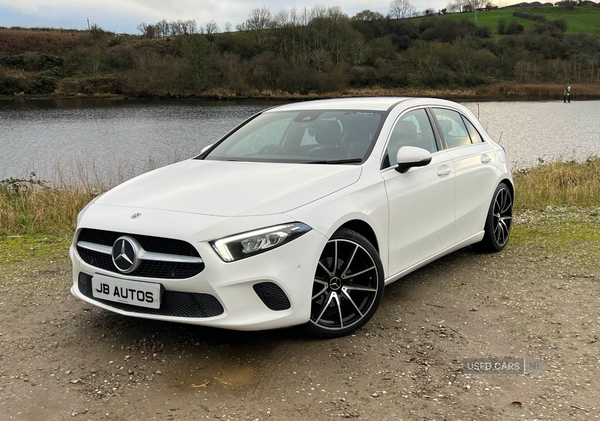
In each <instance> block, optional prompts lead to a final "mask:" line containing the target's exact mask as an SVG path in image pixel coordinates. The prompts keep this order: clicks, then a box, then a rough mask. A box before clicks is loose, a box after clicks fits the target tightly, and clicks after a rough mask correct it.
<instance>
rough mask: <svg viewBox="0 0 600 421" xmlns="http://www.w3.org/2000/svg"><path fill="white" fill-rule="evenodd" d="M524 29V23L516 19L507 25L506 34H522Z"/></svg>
mask: <svg viewBox="0 0 600 421" xmlns="http://www.w3.org/2000/svg"><path fill="white" fill-rule="evenodd" d="M524 30H525V28H524V27H523V25H521V24H520V23H519V22H517V21H516V20H512V21H510V23H509V24H508V26H507V27H506V31H505V34H507V35H514V34H520V33H521V32H523V31H524Z"/></svg>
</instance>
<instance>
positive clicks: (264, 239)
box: [210, 222, 311, 262]
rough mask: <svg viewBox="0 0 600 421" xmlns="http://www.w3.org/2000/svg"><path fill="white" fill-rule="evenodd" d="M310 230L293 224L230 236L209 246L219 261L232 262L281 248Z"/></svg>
mask: <svg viewBox="0 0 600 421" xmlns="http://www.w3.org/2000/svg"><path fill="white" fill-rule="evenodd" d="M310 230H311V228H310V227H309V226H308V225H306V224H303V223H302V222H294V223H291V224H284V225H276V226H273V227H268V228H262V229H259V230H255V231H249V232H244V233H241V234H236V235H232V236H230V237H225V238H221V239H219V240H215V241H211V242H210V244H211V245H212V246H213V248H214V249H215V251H216V252H217V254H218V255H219V256H220V257H221V259H223V260H224V261H225V262H233V261H235V260H240V259H244V258H246V257H250V256H254V255H256V254H260V253H264V252H265V251H269V250H271V249H274V248H276V247H279V246H282V245H284V244H286V243H289V242H290V241H292V240H294V239H296V238H298V237H300V236H301V235H303V234H306V233H307V232H308V231H310Z"/></svg>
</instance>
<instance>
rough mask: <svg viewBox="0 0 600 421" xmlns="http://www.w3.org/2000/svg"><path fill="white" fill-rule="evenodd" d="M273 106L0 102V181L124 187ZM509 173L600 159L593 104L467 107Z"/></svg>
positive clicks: (599, 127)
mask: <svg viewBox="0 0 600 421" xmlns="http://www.w3.org/2000/svg"><path fill="white" fill-rule="evenodd" d="M275 104H276V103H274V102H253V101H245V102H231V101H229V102H200V101H131V100H127V101H125V100H106V99H69V100H27V101H16V102H13V101H0V179H4V178H7V177H17V176H24V175H26V174H28V173H29V172H31V171H35V172H36V173H37V174H38V176H39V177H41V178H51V176H52V175H54V174H56V170H55V168H56V166H57V165H58V166H60V167H61V168H62V169H63V170H64V171H65V173H66V174H67V175H68V174H70V173H72V172H73V171H78V172H82V171H84V172H88V173H89V174H94V175H98V176H100V177H103V178H105V179H106V178H108V177H109V175H110V176H113V177H114V176H115V175H118V178H120V179H126V178H129V177H131V176H133V175H136V174H139V173H141V172H144V171H146V170H148V169H150V168H154V167H157V166H162V165H165V164H169V163H172V162H175V161H177V160H181V159H184V158H188V157H192V156H194V155H196V154H198V153H199V151H200V150H201V149H202V147H203V146H205V145H207V144H210V143H212V142H213V141H215V140H217V139H218V138H219V137H220V136H221V135H223V134H225V133H226V132H227V131H228V130H229V129H231V128H232V127H233V126H235V125H236V124H238V123H239V122H241V121H243V120H244V119H245V118H247V117H249V116H251V115H252V114H254V113H256V112H258V111H259V110H261V109H264V108H268V107H270V106H272V105H275ZM465 105H467V106H468V107H469V108H470V109H471V110H472V111H473V112H474V113H475V114H476V115H477V114H478V113H479V118H480V120H481V122H482V123H483V124H484V126H485V127H486V128H487V130H488V132H489V133H490V134H491V135H492V137H494V138H495V139H496V140H498V139H500V143H501V144H502V145H503V146H504V147H505V148H506V150H507V151H508V153H509V156H510V158H511V162H512V165H513V168H515V169H517V168H524V167H529V166H532V165H536V164H537V163H538V162H539V159H543V160H553V159H558V158H561V159H585V158H586V157H588V156H590V155H600V101H581V102H572V103H571V104H564V103H562V102H558V101H553V102H531V101H519V102H481V103H479V104H478V103H477V102H469V103H466V104H465Z"/></svg>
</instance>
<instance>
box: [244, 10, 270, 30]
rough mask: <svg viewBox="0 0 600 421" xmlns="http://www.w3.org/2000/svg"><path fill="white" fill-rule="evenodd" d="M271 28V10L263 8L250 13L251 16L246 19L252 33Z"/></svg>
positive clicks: (247, 26)
mask: <svg viewBox="0 0 600 421" xmlns="http://www.w3.org/2000/svg"><path fill="white" fill-rule="evenodd" d="M270 26H271V9H269V8H268V7H266V6H265V7H261V8H257V9H254V10H252V11H251V12H250V16H249V17H248V19H246V28H247V30H250V31H256V30H261V29H267V28H269V27H270Z"/></svg>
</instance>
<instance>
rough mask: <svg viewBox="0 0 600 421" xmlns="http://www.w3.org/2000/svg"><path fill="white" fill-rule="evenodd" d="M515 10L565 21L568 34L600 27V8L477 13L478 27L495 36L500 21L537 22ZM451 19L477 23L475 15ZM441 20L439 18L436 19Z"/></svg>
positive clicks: (449, 16) (450, 16)
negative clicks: (488, 29)
mask: <svg viewBox="0 0 600 421" xmlns="http://www.w3.org/2000/svg"><path fill="white" fill-rule="evenodd" d="M515 10H518V11H523V12H529V13H533V14H535V15H541V16H544V17H545V18H546V19H547V20H549V21H553V20H557V19H564V20H565V21H566V22H567V31H566V33H568V34H577V33H584V34H593V33H594V31H596V30H597V29H598V28H599V25H600V8H598V7H575V8H573V9H572V10H568V9H566V8H565V7H530V8H522V7H520V8H510V9H500V10H490V11H486V12H477V25H478V26H485V25H487V26H489V27H490V28H491V29H492V31H493V32H494V33H495V34H498V21H499V20H500V19H505V20H506V22H510V21H513V20H514V21H516V22H518V23H519V24H521V25H523V27H524V28H528V27H530V26H531V25H533V24H534V23H535V22H534V21H533V20H529V19H523V18H519V17H515V16H513V12H514V11H515ZM444 17H448V18H451V19H457V20H462V19H468V20H470V21H472V22H475V13H474V12H470V13H454V14H449V15H445V16H444ZM436 18H439V17H436ZM422 19H427V18H416V19H414V20H415V21H418V20H422Z"/></svg>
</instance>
